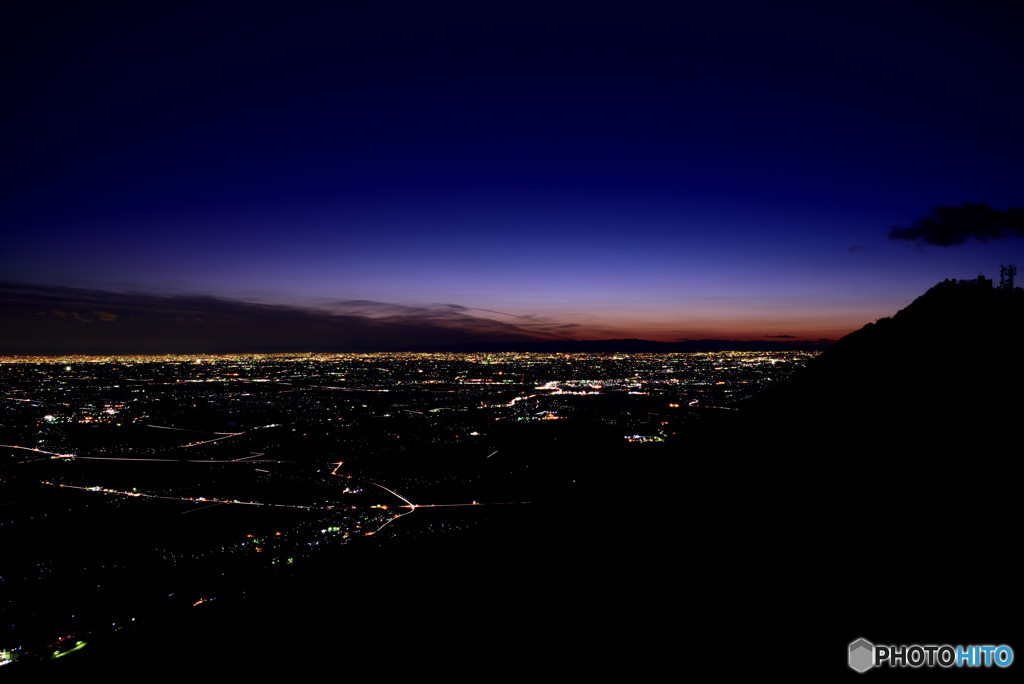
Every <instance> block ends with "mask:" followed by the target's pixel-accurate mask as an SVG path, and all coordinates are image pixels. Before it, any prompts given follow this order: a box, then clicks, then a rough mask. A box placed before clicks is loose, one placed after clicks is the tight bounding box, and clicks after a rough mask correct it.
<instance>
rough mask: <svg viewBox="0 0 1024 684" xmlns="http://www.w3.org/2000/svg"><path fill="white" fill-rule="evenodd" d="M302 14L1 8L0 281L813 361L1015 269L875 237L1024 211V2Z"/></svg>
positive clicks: (1007, 244) (305, 6)
mask: <svg viewBox="0 0 1024 684" xmlns="http://www.w3.org/2000/svg"><path fill="white" fill-rule="evenodd" d="M298 5H299V6H298V7H297V8H296V7H293V6H291V5H285V4H281V3H274V4H261V3H252V2H245V3H208V4H198V5H189V4H187V3H186V4H179V3H175V4H173V5H167V6H165V7H163V8H162V9H158V10H154V9H153V8H151V7H150V6H148V5H139V6H136V7H128V8H126V7H124V6H116V7H115V6H113V5H103V4H102V3H72V4H68V5H66V6H60V5H47V6H46V7H41V6H39V5H38V3H21V4H18V3H13V4H5V9H4V10H3V13H4V14H3V20H2V24H3V29H2V32H3V40H2V50H3V60H2V62H3V85H4V92H5V94H6V97H5V101H6V103H7V104H6V106H5V107H4V111H3V114H2V116H3V118H4V126H3V138H4V159H5V163H4V171H3V189H2V201H3V224H4V235H5V239H4V244H5V246H4V250H3V253H2V256H0V267H2V273H3V276H2V277H0V280H5V281H8V282H15V283H19V284H22V285H24V284H30V285H32V284H34V285H51V286H65V287H69V288H80V289H81V288H85V289H89V290H92V291H97V290H100V291H110V292H116V293H126V292H131V293H146V294H156V295H189V296H197V295H201V296H207V297H215V298H218V299H223V300H239V301H244V302H250V303H253V302H255V303H260V304H273V305H287V306H290V307H301V308H314V309H316V310H317V311H318V312H338V313H343V314H345V315H352V314H353V312H357V314H358V315H360V316H369V317H380V316H387V315H391V312H394V311H395V310H396V307H399V308H401V309H402V310H430V311H436V310H437V307H438V306H452V305H454V306H455V307H466V310H470V311H475V312H476V314H474V315H476V316H478V317H480V318H481V319H488V320H491V321H497V322H498V323H499V324H502V325H504V324H515V325H518V326H520V327H521V329H522V330H525V331H527V332H529V331H531V330H533V331H535V332H537V333H538V334H541V333H543V334H544V335H567V336H570V337H577V338H606V337H644V338H649V339H662V340H671V339H677V338H698V337H733V338H763V337H764V336H766V335H780V334H789V335H795V336H798V337H809V338H817V337H833V338H834V337H838V336H840V335H842V334H844V333H846V332H848V331H850V330H852V329H854V328H857V327H859V326H860V325H862V324H863V323H864V322H867V321H869V320H874V319H876V318H878V317H880V316H883V315H888V314H891V313H892V312H894V311H895V310H896V309H898V308H899V307H900V306H902V305H904V304H906V303H907V302H909V301H910V300H911V299H913V297H915V296H916V295H918V294H920V293H921V292H923V291H924V290H925V289H927V287H929V286H930V285H932V284H934V283H935V282H936V281H938V280H941V279H943V278H945V277H971V276H975V275H977V274H978V273H979V271H984V272H985V273H987V274H988V275H989V276H992V275H997V273H998V265H999V264H1000V263H1005V262H1007V261H1017V262H1019V263H1024V259H1021V258H1020V256H1021V254H1022V244H1024V243H1022V240H1021V239H1020V238H1018V237H1015V238H1006V239H1002V240H995V241H990V242H988V243H982V242H978V241H972V240H968V241H967V242H965V243H964V244H961V245H955V246H949V247H936V246H931V245H924V246H922V245H921V244H918V243H909V242H906V241H893V240H890V239H888V237H887V235H888V233H889V229H890V228H891V227H892V226H908V225H910V224H911V222H912V221H914V220H915V219H917V218H919V217H920V216H922V215H923V214H926V213H927V212H928V211H929V210H930V209H931V208H932V207H933V206H935V205H948V204H953V205H959V204H961V203H962V202H987V203H989V204H991V205H992V206H994V207H996V208H1000V209H1005V208H1008V207H1010V206H1013V205H1021V204H1024V198H1022V196H1021V195H1022V189H1024V164H1022V160H1024V154H1022V153H1024V133H1022V127H1021V124H1020V121H1021V116H1022V112H1024V87H1022V85H1024V84H1022V74H1024V41H1022V40H1021V39H1020V37H1021V36H1022V35H1024V3H1020V2H1010V1H1007V2H984V3H970V4H968V3H962V2H935V1H931V2H917V3H905V2H857V3H846V4H839V3H821V2H813V3H785V2H783V3H753V2H731V3H730V2H723V3H704V2H701V3H641V6H640V7H634V6H631V5H627V4H625V3H607V4H606V3H599V2H597V3H595V2H587V3H560V2H514V3H500V2H487V3H419V2H417V3H323V4H309V3H298ZM97 306H99V305H97ZM381 312H383V313H381ZM497 312H500V313H497ZM109 322H110V323H111V325H114V324H116V321H109Z"/></svg>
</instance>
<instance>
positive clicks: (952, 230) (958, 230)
mask: <svg viewBox="0 0 1024 684" xmlns="http://www.w3.org/2000/svg"><path fill="white" fill-rule="evenodd" d="M1021 235H1024V208H1021V207H1010V208H1009V209H1006V210H1000V209H993V208H992V207H990V206H989V205H987V204H985V203H984V202H977V203H974V202H964V203H963V204H961V205H960V206H959V207H955V206H952V205H939V206H936V207H935V208H933V209H932V210H931V213H929V214H928V215H926V216H922V217H921V218H919V219H917V220H916V221H914V222H913V223H912V224H911V225H910V226H909V227H906V228H901V227H899V226H893V227H892V228H891V229H890V230H889V239H890V240H907V241H909V242H916V243H918V244H928V245H936V246H938V247H948V246H950V245H959V244H962V243H964V242H967V241H968V240H969V239H971V238H974V239H976V240H980V241H982V242H987V241H989V240H998V239H1000V238H1005V237H1012V236H1021Z"/></svg>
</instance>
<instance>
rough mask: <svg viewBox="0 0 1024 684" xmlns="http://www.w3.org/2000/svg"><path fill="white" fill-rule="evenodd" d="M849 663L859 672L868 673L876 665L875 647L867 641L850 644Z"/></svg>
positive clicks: (859, 640) (860, 640) (861, 640)
mask: <svg viewBox="0 0 1024 684" xmlns="http://www.w3.org/2000/svg"><path fill="white" fill-rule="evenodd" d="M849 658H850V660H849V663H850V667H852V668H853V669H854V670H856V671H857V672H867V671H868V670H870V669H871V668H872V667H874V665H875V645H874V644H873V643H871V642H870V641H868V640H867V639H857V640H856V641H854V642H852V643H851V644H850V653H849Z"/></svg>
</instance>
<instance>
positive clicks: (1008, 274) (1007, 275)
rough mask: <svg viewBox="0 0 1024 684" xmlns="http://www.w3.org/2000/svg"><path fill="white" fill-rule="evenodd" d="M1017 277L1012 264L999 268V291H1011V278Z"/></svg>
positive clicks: (1015, 268)
mask: <svg viewBox="0 0 1024 684" xmlns="http://www.w3.org/2000/svg"><path fill="white" fill-rule="evenodd" d="M1015 275H1017V267H1016V266H1014V265H1013V264H1010V265H1009V266H1000V267H999V289H1000V290H1012V289H1013V276H1015Z"/></svg>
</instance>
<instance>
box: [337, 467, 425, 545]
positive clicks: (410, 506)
mask: <svg viewBox="0 0 1024 684" xmlns="http://www.w3.org/2000/svg"><path fill="white" fill-rule="evenodd" d="M344 463H345V462H344V461H338V462H337V463H335V464H334V470H332V471H331V475H334V476H335V477H341V478H345V479H351V480H358V481H359V482H365V483H366V484H371V485H373V486H374V487H378V488H380V489H383V490H384V491H385V492H387V493H388V494H391V495H392V496H394V497H395V498H397V499H401V500H402V501H404V502H405V503H406V506H403V508H406V507H407V508H408V509H409V510H408V511H406V512H405V513H402V514H401V515H396V516H395V517H394V518H389V519H388V520H387V521H386V522H385V523H384V524H383V525H381V526H380V527H378V528H377V529H375V530H374V531H373V532H367V533H366V535H365V536H367V537H369V536H372V535H374V534H377V533H378V532H380V531H381V530H383V529H384V528H385V527H387V526H388V525H390V524H391V523H393V522H395V521H396V520H398V519H399V518H401V517H402V516H406V515H409V514H410V513H413V512H415V510H416V504H414V503H413V502H412V501H409V500H408V499H406V498H405V497H404V496H402V495H401V494H399V493H398V492H396V491H394V490H392V489H388V488H387V487H385V486H384V485H382V484H379V483H377V482H373V481H371V480H364V479H362V478H359V477H353V476H352V475H339V474H338V468H340V467H341V466H342V465H343V464H344Z"/></svg>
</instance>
